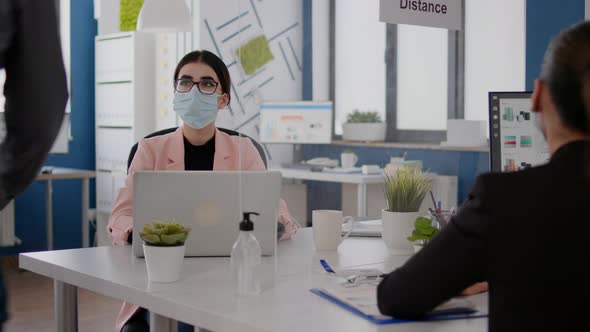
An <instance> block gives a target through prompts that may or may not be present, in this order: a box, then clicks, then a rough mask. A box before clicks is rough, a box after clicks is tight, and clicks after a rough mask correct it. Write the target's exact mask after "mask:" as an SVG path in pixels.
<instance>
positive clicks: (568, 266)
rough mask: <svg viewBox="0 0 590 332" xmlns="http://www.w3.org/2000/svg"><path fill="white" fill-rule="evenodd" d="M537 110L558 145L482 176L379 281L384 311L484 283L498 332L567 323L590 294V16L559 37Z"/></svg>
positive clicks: (538, 87)
mask: <svg viewBox="0 0 590 332" xmlns="http://www.w3.org/2000/svg"><path fill="white" fill-rule="evenodd" d="M532 111H533V112H536V113H538V115H539V118H540V126H541V130H542V131H543V134H544V135H545V138H546V139H547V143H548V146H549V152H550V153H551V159H550V161H549V162H548V163H547V164H545V165H542V166H538V167H533V168H530V169H527V170H523V171H519V172H514V173H501V174H500V173H499V174H484V175H481V176H479V177H478V178H477V181H476V184H475V186H474V188H473V189H472V191H471V194H470V195H469V198H468V201H467V202H466V203H465V205H464V206H463V207H462V208H461V209H460V211H459V213H458V214H457V215H456V217H455V218H453V220H452V221H451V222H450V223H449V225H448V226H446V227H445V228H444V229H443V230H442V231H441V232H440V233H439V235H437V236H436V237H435V238H434V239H433V240H432V241H431V243H429V244H428V245H427V246H425V247H424V248H423V249H422V250H421V251H420V252H418V253H417V254H416V255H414V256H413V257H412V258H410V259H409V260H408V261H407V262H406V264H405V265H403V266H402V267H400V268H399V269H397V270H395V271H393V272H392V273H391V274H389V275H388V276H387V277H386V278H384V280H382V282H381V283H380V285H379V287H378V294H377V297H378V305H379V309H380V311H381V312H382V313H383V314H386V315H391V316H395V317H399V318H419V317H421V316H422V315H423V314H424V313H426V312H427V311H429V310H431V309H433V308H434V307H435V306H437V305H439V304H441V303H442V302H444V301H446V300H448V299H449V298H451V297H453V296H455V295H457V294H459V292H460V291H461V290H462V289H464V288H465V287H467V286H469V285H471V284H473V283H476V282H481V281H487V282H488V283H489V310H490V311H489V320H488V324H489V330H490V331H569V330H574V329H575V330H583V329H584V328H580V329H579V328H578V327H582V326H585V325H587V324H588V323H587V322H586V320H587V318H586V314H587V311H588V308H590V306H589V305H588V301H589V300H590V285H589V282H590V273H589V272H587V271H588V268H587V266H586V265H587V264H588V262H590V249H589V247H588V245H587V242H588V241H587V240H586V237H587V235H588V234H590V217H589V214H588V212H587V211H586V209H587V208H588V207H589V202H590V23H588V22H585V23H580V24H578V25H575V26H573V27H571V28H569V29H567V30H565V31H563V32H562V33H561V34H559V36H557V37H556V38H555V39H554V40H553V41H552V42H551V44H550V45H549V48H548V50H547V52H546V54H545V59H544V64H543V66H542V70H541V76H540V79H538V80H537V81H535V88H534V93H533V95H532Z"/></svg>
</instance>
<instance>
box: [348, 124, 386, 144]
mask: <svg viewBox="0 0 590 332" xmlns="http://www.w3.org/2000/svg"><path fill="white" fill-rule="evenodd" d="M386 128H387V124H385V123H344V124H342V139H343V140H345V141H361V142H382V141H385V132H386Z"/></svg>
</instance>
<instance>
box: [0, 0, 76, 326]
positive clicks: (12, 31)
mask: <svg viewBox="0 0 590 332" xmlns="http://www.w3.org/2000/svg"><path fill="white" fill-rule="evenodd" d="M55 11H56V7H55V2H54V1H47V0H28V1H20V0H2V1H0V68H4V69H6V83H5V85H4V91H0V93H4V94H5V97H6V107H5V112H4V120H5V122H6V136H5V137H4V140H3V141H2V142H1V144H0V209H2V208H3V207H4V206H5V205H6V204H7V203H8V202H9V201H10V200H11V199H13V198H14V197H15V196H16V195H17V194H19V193H20V192H22V191H23V190H24V189H25V188H26V187H27V186H28V185H29V184H30V183H31V182H33V181H34V180H35V178H36V177H37V175H38V174H39V171H40V169H41V164H42V163H43V161H45V159H46V158H47V154H48V152H49V150H50V149H51V146H52V145H53V141H54V140H55V138H56V137H57V134H58V132H59V129H60V127H61V123H62V119H63V117H64V112H65V107H66V102H67V100H68V91H67V85H66V74H65V70H64V64H63V60H62V54H61V48H60V41H59V35H58V31H59V26H58V24H57V18H56V13H55ZM2 320H3V317H2V316H1V314H0V321H2Z"/></svg>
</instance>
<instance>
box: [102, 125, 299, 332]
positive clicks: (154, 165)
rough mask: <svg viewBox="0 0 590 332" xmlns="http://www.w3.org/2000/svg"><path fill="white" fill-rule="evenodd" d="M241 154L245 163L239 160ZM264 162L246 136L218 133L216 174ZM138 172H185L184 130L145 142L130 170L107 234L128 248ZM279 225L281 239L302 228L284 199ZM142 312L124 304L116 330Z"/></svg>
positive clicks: (259, 166)
mask: <svg viewBox="0 0 590 332" xmlns="http://www.w3.org/2000/svg"><path fill="white" fill-rule="evenodd" d="M238 151H241V153H242V156H241V158H242V160H241V162H240V160H239V159H238ZM265 169H266V168H265V166H264V162H263V161H262V158H260V154H259V153H258V150H256V147H255V146H254V144H252V141H250V139H249V138H246V137H238V136H230V135H228V134H226V133H224V132H222V131H219V130H216V132H215V156H214V157H213V170H215V171H237V170H244V171H260V170H265ZM138 170H171V171H183V170H184V140H183V133H182V127H179V128H178V129H177V130H176V131H175V132H172V133H170V134H166V135H162V136H156V137H152V138H147V139H143V140H141V141H140V142H139V146H138V148H137V152H136V153H135V157H134V158H133V161H132V162H131V166H130V167H129V175H128V176H127V179H126V180H125V185H124V186H123V187H122V188H121V189H120V190H119V193H118V195H117V201H116V202H115V206H114V208H113V211H112V213H111V218H110V219H109V223H108V225H107V234H109V237H110V238H111V241H112V242H113V244H115V245H125V244H128V243H127V238H128V236H129V233H130V232H131V228H132V226H133V174H134V173H135V171H138ZM279 222H280V223H282V224H283V225H284V226H285V233H284V234H283V236H282V237H281V239H280V240H285V239H289V238H291V236H293V234H295V233H296V232H297V228H298V225H297V224H296V223H295V222H294V221H293V219H292V217H291V215H290V214H289V210H288V209H287V204H286V203H285V202H284V201H283V200H282V199H281V200H280V207H279ZM138 309H139V307H138V306H136V305H132V304H129V303H124V304H123V307H122V308H121V311H120V312H119V316H118V317H117V321H116V331H117V332H119V331H121V328H123V325H125V323H126V322H127V321H128V320H129V319H130V318H131V316H133V314H134V313H135V312H136V311H137V310H138Z"/></svg>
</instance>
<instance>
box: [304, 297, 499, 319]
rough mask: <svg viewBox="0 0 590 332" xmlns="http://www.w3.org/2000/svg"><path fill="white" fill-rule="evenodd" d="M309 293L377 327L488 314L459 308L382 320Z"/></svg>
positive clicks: (332, 298) (341, 302) (339, 301)
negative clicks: (417, 318)
mask: <svg viewBox="0 0 590 332" xmlns="http://www.w3.org/2000/svg"><path fill="white" fill-rule="evenodd" d="M309 291H310V292H312V293H314V294H316V295H318V296H320V297H322V298H324V299H326V300H328V301H330V302H332V303H334V304H336V305H338V306H340V307H341V308H344V309H346V310H348V311H349V312H352V313H353V314H355V315H357V316H360V317H362V318H364V319H366V320H368V321H370V322H371V323H373V324H377V325H386V324H401V323H412V322H424V321H438V320H452V319H468V318H480V317H487V314H484V313H481V312H479V311H477V310H475V309H472V308H462V307H458V308H452V309H447V310H439V311H436V312H431V313H429V314H426V315H425V316H424V318H423V319H420V320H409V319H399V318H393V317H388V318H381V317H375V316H373V315H367V314H365V313H364V312H362V311H360V310H358V309H357V308H355V307H353V306H351V305H349V304H348V303H346V302H343V301H341V300H340V299H338V298H336V297H333V296H332V295H330V294H328V293H326V292H324V291H322V290H321V289H319V288H312V289H310V290H309Z"/></svg>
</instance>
